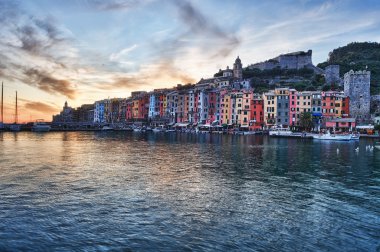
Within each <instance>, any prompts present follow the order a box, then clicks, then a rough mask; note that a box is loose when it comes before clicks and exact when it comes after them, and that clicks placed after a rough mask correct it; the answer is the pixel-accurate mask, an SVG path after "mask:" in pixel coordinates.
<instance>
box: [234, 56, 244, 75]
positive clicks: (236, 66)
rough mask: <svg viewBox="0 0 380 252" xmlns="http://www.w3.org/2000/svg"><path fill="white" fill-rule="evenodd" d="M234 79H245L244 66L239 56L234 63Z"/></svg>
mask: <svg viewBox="0 0 380 252" xmlns="http://www.w3.org/2000/svg"><path fill="white" fill-rule="evenodd" d="M234 78H236V79H243V65H242V64H241V60H240V58H239V56H238V57H237V58H236V60H235V63H234Z"/></svg>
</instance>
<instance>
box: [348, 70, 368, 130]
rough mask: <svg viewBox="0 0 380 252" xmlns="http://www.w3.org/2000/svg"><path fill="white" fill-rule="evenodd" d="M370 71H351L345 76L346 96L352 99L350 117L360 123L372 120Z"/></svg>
mask: <svg viewBox="0 0 380 252" xmlns="http://www.w3.org/2000/svg"><path fill="white" fill-rule="evenodd" d="M370 81H371V72H370V71H366V70H363V71H356V72H354V71H353V70H351V71H349V72H348V73H345V74H344V94H345V95H346V96H349V97H350V107H349V111H350V115H351V117H353V118H356V120H357V121H358V122H359V123H365V122H368V121H369V120H370V101H371V95H370Z"/></svg>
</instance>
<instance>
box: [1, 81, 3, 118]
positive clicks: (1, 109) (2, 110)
mask: <svg viewBox="0 0 380 252" xmlns="http://www.w3.org/2000/svg"><path fill="white" fill-rule="evenodd" d="M3 123H4V84H3V82H1V124H3Z"/></svg>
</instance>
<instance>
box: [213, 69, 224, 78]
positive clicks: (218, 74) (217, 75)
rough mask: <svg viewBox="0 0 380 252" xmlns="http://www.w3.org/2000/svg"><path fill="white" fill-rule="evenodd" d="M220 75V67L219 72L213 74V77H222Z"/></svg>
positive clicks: (221, 74) (221, 73) (221, 72)
mask: <svg viewBox="0 0 380 252" xmlns="http://www.w3.org/2000/svg"><path fill="white" fill-rule="evenodd" d="M222 76H223V71H222V70H221V69H219V72H217V73H216V74H214V77H222Z"/></svg>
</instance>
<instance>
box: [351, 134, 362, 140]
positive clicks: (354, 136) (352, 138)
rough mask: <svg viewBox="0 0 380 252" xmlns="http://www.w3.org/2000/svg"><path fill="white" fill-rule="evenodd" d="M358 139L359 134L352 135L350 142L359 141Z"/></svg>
mask: <svg viewBox="0 0 380 252" xmlns="http://www.w3.org/2000/svg"><path fill="white" fill-rule="evenodd" d="M359 139H360V134H359V133H353V134H352V136H351V140H359Z"/></svg>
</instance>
